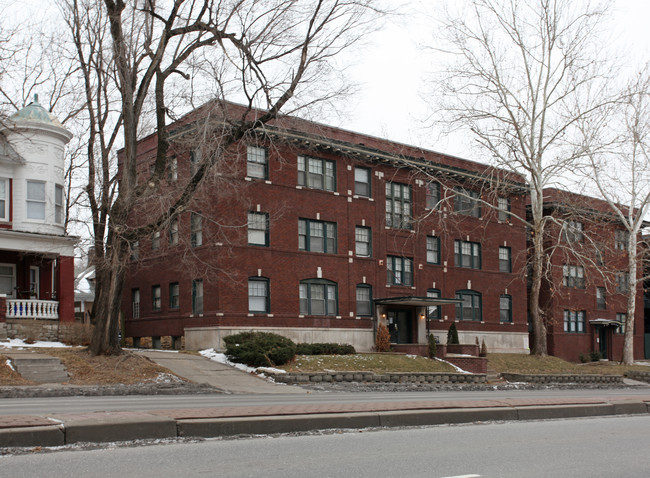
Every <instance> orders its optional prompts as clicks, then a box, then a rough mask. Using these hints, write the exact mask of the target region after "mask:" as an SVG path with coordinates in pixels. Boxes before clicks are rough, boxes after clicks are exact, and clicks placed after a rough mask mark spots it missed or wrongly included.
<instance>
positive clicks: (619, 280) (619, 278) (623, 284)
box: [616, 272, 630, 294]
mask: <svg viewBox="0 0 650 478" xmlns="http://www.w3.org/2000/svg"><path fill="white" fill-rule="evenodd" d="M629 290H630V276H629V274H628V273H627V272H617V273H616V292H618V293H619V294H627V292H628V291H629Z"/></svg>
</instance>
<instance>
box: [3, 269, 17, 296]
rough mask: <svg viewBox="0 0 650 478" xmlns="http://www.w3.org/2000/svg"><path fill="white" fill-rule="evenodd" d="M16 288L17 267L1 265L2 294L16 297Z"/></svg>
mask: <svg viewBox="0 0 650 478" xmlns="http://www.w3.org/2000/svg"><path fill="white" fill-rule="evenodd" d="M15 287H16V266H15V265H14V264H0V294H6V295H7V297H14V292H15Z"/></svg>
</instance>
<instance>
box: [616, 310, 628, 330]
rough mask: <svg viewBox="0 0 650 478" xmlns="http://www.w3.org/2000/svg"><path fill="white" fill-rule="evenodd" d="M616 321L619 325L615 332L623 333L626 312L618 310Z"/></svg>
mask: <svg viewBox="0 0 650 478" xmlns="http://www.w3.org/2000/svg"><path fill="white" fill-rule="evenodd" d="M616 321H617V322H620V323H621V325H620V326H618V327H616V332H617V333H619V334H624V333H625V324H626V322H627V314H625V313H621V312H618V313H617V314H616Z"/></svg>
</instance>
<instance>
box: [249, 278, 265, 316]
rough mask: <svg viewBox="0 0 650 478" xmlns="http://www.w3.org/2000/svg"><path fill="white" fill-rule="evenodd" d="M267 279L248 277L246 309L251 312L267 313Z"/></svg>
mask: <svg viewBox="0 0 650 478" xmlns="http://www.w3.org/2000/svg"><path fill="white" fill-rule="evenodd" d="M269 310H270V308H269V280H268V279H265V278H261V277H255V278H252V277H251V278H249V279H248V311H249V312H251V313H268V312H269Z"/></svg>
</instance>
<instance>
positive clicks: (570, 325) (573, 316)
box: [564, 310, 585, 334]
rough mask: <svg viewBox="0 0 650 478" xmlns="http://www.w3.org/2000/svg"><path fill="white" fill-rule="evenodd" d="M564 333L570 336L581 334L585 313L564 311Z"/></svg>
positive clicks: (582, 311) (583, 328)
mask: <svg viewBox="0 0 650 478" xmlns="http://www.w3.org/2000/svg"><path fill="white" fill-rule="evenodd" d="M564 331H565V332H568V333H571V334H574V333H576V334H581V333H583V332H584V331H585V311H584V310H565V311H564Z"/></svg>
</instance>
